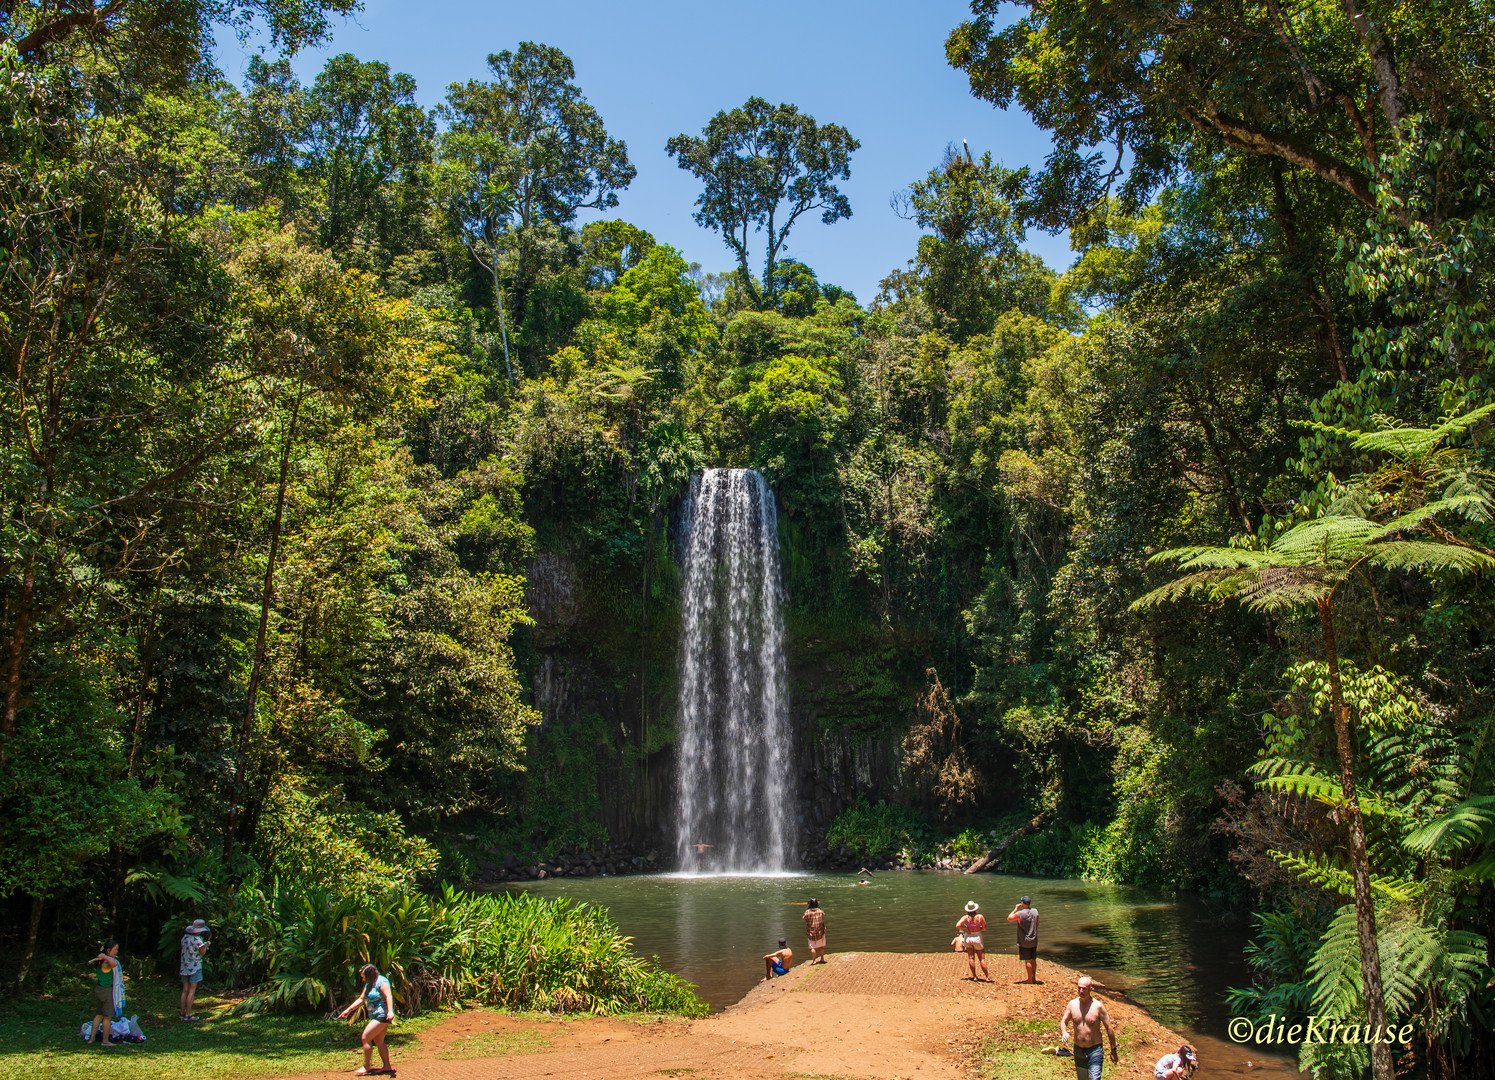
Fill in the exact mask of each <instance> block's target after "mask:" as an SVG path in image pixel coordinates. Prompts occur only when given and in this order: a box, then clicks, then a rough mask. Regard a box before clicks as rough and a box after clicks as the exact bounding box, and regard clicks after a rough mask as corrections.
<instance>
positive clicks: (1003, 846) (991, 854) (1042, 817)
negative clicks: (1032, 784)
mask: <svg viewBox="0 0 1495 1080" xmlns="http://www.w3.org/2000/svg"><path fill="white" fill-rule="evenodd" d="M1052 813H1053V811H1052V810H1045V811H1043V813H1041V814H1039V815H1038V816H1037V817H1035V818H1034V819H1033V820H1032V821H1030V822H1028V824H1026V825H1023V826H1022V827H1020V828H1018V829H1017V830H1016V831H1014V832H1013V834H1012V835H1011V836H1009V837H1008V838H1007V839H1006V840H1003V841H1002V842H1001V843H1000V844H998V845H997V846H996V847H994V848H992V849H991V850H990V851H988V852H987V853H986V854H985V855H983V856H981V858H979V859H977V860H976V861H975V862H973V863H972V864H971V865H970V866H968V867H966V873H968V874H974V873H977V872H979V871H981V870H985V869H986V868H987V866H989V865H990V864H991V863H993V862H995V861H996V860H998V859H1000V858H1001V857H1002V853H1003V852H1004V851H1006V850H1007V848H1008V846H1009V845H1010V844H1011V843H1012V842H1013V841H1014V840H1016V839H1017V838H1018V837H1019V836H1027V835H1028V834H1029V833H1031V832H1037V831H1038V830H1039V829H1041V828H1043V823H1044V822H1045V821H1047V820H1048V819H1049V816H1050V815H1051V814H1052Z"/></svg>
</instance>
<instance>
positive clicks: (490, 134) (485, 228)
mask: <svg viewBox="0 0 1495 1080" xmlns="http://www.w3.org/2000/svg"><path fill="white" fill-rule="evenodd" d="M488 67H489V68H490V69H491V70H492V72H493V76H494V77H493V81H491V82H484V81H482V80H480V79H469V80H468V81H467V82H465V83H453V84H452V85H451V86H450V87H448V88H447V94H446V101H445V102H444V103H443V104H442V105H441V106H440V107H439V110H438V111H439V113H440V115H441V117H442V119H444V120H445V121H446V123H447V125H448V130H447V132H446V134H445V135H444V136H443V137H442V140H441V159H442V178H443V187H444V195H445V202H446V205H447V208H448V213H449V216H450V218H451V220H452V223H453V225H454V226H455V228H456V230H457V232H458V233H459V235H460V236H461V237H462V239H463V242H464V243H465V244H466V245H467V247H468V250H469V251H471V252H472V256H473V258H474V259H476V260H477V262H478V263H479V265H481V266H482V267H483V268H484V269H485V270H486V271H487V272H488V274H489V275H490V276H491V278H492V281H493V296H494V303H495V305H497V307H498V309H499V315H500V318H502V315H503V287H502V277H503V276H504V271H503V266H502V262H503V260H504V258H505V254H504V252H505V244H506V240H507V238H509V237H510V236H511V235H512V243H513V247H514V255H513V258H514V264H515V265H514V267H513V270H512V272H511V274H510V275H509V276H510V277H511V278H512V282H513V284H512V290H513V303H514V307H515V309H516V312H517V314H518V315H519V316H520V318H521V320H522V319H523V318H524V316H525V314H526V298H527V294H528V292H529V290H530V288H531V287H532V284H533V279H534V275H535V274H536V273H537V272H538V269H539V267H538V262H539V258H540V255H539V251H538V239H539V237H538V235H537V234H538V233H539V232H540V231H541V229H542V227H544V226H557V227H559V226H569V225H570V224H571V222H572V221H574V220H575V218H576V214H577V212H578V211H579V210H583V209H592V210H607V209H610V208H612V207H614V206H617V205H618V192H619V191H621V190H622V189H624V188H626V187H627V186H628V185H629V184H631V183H632V182H633V178H634V176H635V175H636V174H637V172H638V170H637V169H635V168H634V167H633V165H632V164H631V163H630V162H629V160H628V146H627V144H626V143H624V142H623V141H622V140H620V139H614V138H612V137H611V136H609V135H608V133H607V129H606V128H605V127H604V126H603V123H602V117H601V115H600V114H599V113H598V112H597V110H596V109H595V108H593V107H592V106H591V105H590V104H588V103H587V99H586V97H585V96H584V95H583V94H582V92H581V88H580V87H578V86H577V85H576V84H575V82H574V81H573V80H574V79H575V78H576V68H575V67H574V65H573V64H572V63H571V60H570V58H569V57H568V56H566V54H565V53H563V52H561V50H560V49H557V48H555V47H554V46H551V45H538V44H535V43H534V42H530V41H526V42H522V43H521V44H520V46H519V49H518V51H516V52H509V51H508V50H505V51H504V52H501V53H494V54H492V55H490V56H489V57H488ZM505 337H507V334H505ZM505 347H506V348H507V344H506V346H505ZM531 360H532V361H534V363H533V365H532V366H538V358H534V357H532V358H531ZM511 378H512V372H511Z"/></svg>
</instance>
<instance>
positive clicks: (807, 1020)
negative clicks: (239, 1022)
mask: <svg viewBox="0 0 1495 1080" xmlns="http://www.w3.org/2000/svg"><path fill="white" fill-rule="evenodd" d="M829 959H830V962H829V963H828V964H825V965H820V966H816V967H807V966H800V967H796V968H794V969H793V970H792V971H791V972H790V974H788V975H786V976H784V977H782V978H779V979H776V980H774V981H773V982H771V983H764V984H762V985H760V986H759V987H758V988H757V989H755V990H753V991H752V992H751V993H749V994H748V995H747V997H745V998H744V999H743V1000H742V1001H741V1002H739V1003H738V1004H736V1005H734V1006H732V1007H731V1008H730V1009H727V1010H726V1011H724V1012H721V1013H718V1014H716V1015H714V1016H710V1017H707V1018H705V1019H701V1020H694V1021H685V1020H671V1019H647V1020H641V1019H636V1018H635V1019H630V1018H620V1017H580V1018H577V1017H572V1018H557V1019H554V1020H551V1019H547V1018H529V1017H511V1016H504V1015H501V1014H498V1013H494V1012H490V1011H487V1010H479V1011H474V1012H467V1013H463V1014H460V1015H458V1016H455V1017H453V1018H452V1019H451V1020H448V1021H445V1022H444V1023H441V1024H438V1025H437V1026H435V1027H433V1028H431V1029H430V1030H428V1031H426V1032H424V1033H423V1034H422V1035H421V1036H420V1037H419V1040H418V1042H417V1043H416V1045H415V1046H414V1047H413V1048H412V1047H409V1046H406V1047H403V1048H402V1049H401V1051H400V1053H399V1055H398V1056H397V1057H396V1059H395V1062H394V1065H395V1068H396V1070H397V1071H398V1074H399V1075H400V1076H402V1077H405V1078H406V1080H458V1078H461V1080H501V1078H502V1080H507V1078H519V1077H553V1078H555V1080H623V1078H627V1077H673V1078H678V1080H726V1078H734V1077H749V1076H751V1077H798V1078H812V1080H843V1078H858V1080H860V1078H868V1080H872V1078H876V1080H895V1078H896V1080H975V1078H977V1077H989V1078H991V1080H1009V1078H1011V1080H1017V1078H1019V1077H1022V1078H1024V1080H1026V1078H1028V1077H1035V1076H1038V1077H1042V1076H1053V1077H1072V1076H1074V1068H1073V1065H1072V1063H1071V1061H1070V1060H1069V1059H1068V1058H1056V1057H1054V1056H1053V1055H1052V1054H1051V1053H1050V1054H1044V1053H1043V1051H1044V1049H1045V1048H1052V1047H1053V1046H1055V1045H1056V1044H1057V1043H1058V1041H1059V1040H1058V1031H1057V1023H1058V1017H1059V1014H1060V1013H1061V1012H1062V1011H1063V1008H1064V1003H1065V1002H1066V1001H1068V1000H1069V998H1070V997H1072V996H1073V994H1074V985H1075V979H1076V977H1077V973H1076V972H1073V971H1071V970H1069V969H1068V968H1064V967H1061V966H1060V965H1058V964H1051V963H1048V962H1047V961H1040V962H1039V967H1038V978H1039V979H1040V985H1038V986H1025V985H1016V980H1017V979H1019V978H1020V977H1021V974H1022V973H1021V968H1020V966H1019V965H1018V962H1017V959H1016V957H1012V956H1000V957H999V956H993V957H989V958H988V959H989V962H990V963H991V969H992V977H993V982H991V983H985V982H981V983H975V982H971V981H969V979H967V978H965V974H966V971H965V964H964V962H963V958H962V957H960V956H958V955H955V954H938V955H934V954H898V953H843V954H839V955H834V956H832V957H830V958H829ZM1099 996H1100V997H1101V998H1102V999H1103V1000H1105V1001H1106V1003H1107V1008H1108V1010H1109V1011H1110V1012H1111V1015H1112V1018H1113V1022H1114V1023H1115V1024H1116V1026H1117V1029H1118V1030H1117V1035H1118V1038H1119V1040H1120V1043H1121V1046H1122V1058H1121V1065H1120V1067H1115V1066H1112V1065H1111V1064H1110V1062H1109V1061H1108V1062H1107V1065H1106V1075H1107V1076H1108V1077H1124V1078H1128V1080H1145V1078H1148V1077H1151V1076H1152V1063H1153V1062H1154V1061H1156V1060H1157V1059H1158V1058H1159V1057H1161V1056H1162V1055H1163V1054H1164V1053H1166V1052H1168V1051H1169V1050H1170V1049H1172V1048H1174V1047H1177V1046H1178V1045H1179V1043H1180V1042H1181V1041H1182V1040H1181V1039H1180V1038H1179V1037H1178V1036H1177V1035H1175V1034H1173V1033H1172V1032H1170V1031H1168V1030H1167V1029H1165V1028H1163V1027H1162V1026H1161V1025H1159V1024H1157V1023H1155V1022H1154V1021H1153V1020H1152V1019H1151V1018H1150V1017H1148V1016H1147V1014H1146V1013H1145V1012H1143V1011H1142V1010H1141V1009H1140V1008H1138V1007H1136V1006H1134V1005H1132V1004H1130V1003H1128V1002H1127V1001H1125V1000H1122V999H1120V998H1118V997H1117V996H1116V995H1112V994H1108V993H1106V992H1105V991H1104V990H1103V989H1102V990H1100V991H1099ZM358 1063H359V1062H358V1061H357V1060H350V1061H349V1063H348V1070H347V1071H346V1072H334V1073H317V1074H312V1075H311V1076H308V1077H305V1078H302V1080H331V1078H333V1077H342V1076H346V1075H348V1072H351V1071H352V1070H353V1069H354V1068H355V1067H356V1066H357V1065H358ZM375 1064H377V1060H376V1062H375Z"/></svg>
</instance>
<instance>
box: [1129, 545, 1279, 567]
mask: <svg viewBox="0 0 1495 1080" xmlns="http://www.w3.org/2000/svg"><path fill="white" fill-rule="evenodd" d="M1147 561H1148V562H1149V563H1174V564H1176V565H1177V566H1178V568H1179V569H1180V570H1225V569H1242V568H1246V567H1259V566H1271V565H1273V564H1275V563H1279V562H1281V561H1282V560H1281V559H1279V558H1276V557H1274V556H1273V555H1272V553H1271V552H1270V551H1256V550H1253V549H1251V548H1234V547H1217V546H1202V547H1201V546H1196V547H1180V548H1170V549H1169V550H1167V551H1160V552H1158V553H1157V554H1156V555H1154V556H1153V557H1152V558H1150V559H1148V560H1147Z"/></svg>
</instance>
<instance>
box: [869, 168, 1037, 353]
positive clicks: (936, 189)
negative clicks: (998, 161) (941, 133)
mask: <svg viewBox="0 0 1495 1080" xmlns="http://www.w3.org/2000/svg"><path fill="white" fill-rule="evenodd" d="M1021 182H1022V176H1021V174H1020V173H1017V172H1014V171H1012V170H1010V169H1004V168H1002V166H1000V165H994V164H993V163H992V160H991V154H990V153H985V154H982V155H981V160H980V161H977V160H975V158H973V157H972V156H971V152H970V149H969V147H967V148H966V149H965V152H964V153H962V152H961V151H960V149H958V148H957V147H954V146H951V147H949V148H947V149H946V151H945V157H944V160H943V161H942V162H940V165H939V167H938V168H936V169H933V170H931V171H930V173H929V175H928V176H926V177H924V178H923V179H922V180H918V181H915V182H914V183H913V184H912V185H910V186H909V188H908V190H907V191H904V192H900V193H899V194H897V195H894V196H893V199H892V203H893V209H894V211H895V212H896V213H897V214H898V215H899V216H900V217H904V218H907V219H909V220H910V221H913V222H915V223H916V224H917V225H918V226H919V227H920V228H922V229H928V230H930V233H929V235H927V236H921V237H920V238H919V253H918V256H917V257H916V259H915V267H916V269H917V270H918V272H919V275H920V277H921V278H922V279H923V283H924V299H925V301H926V302H927V303H928V304H929V306H930V307H931V308H933V309H934V310H935V311H938V312H940V313H941V314H943V315H945V316H946V317H947V318H948V319H950V321H951V324H952V325H951V327H950V333H951V336H952V337H953V338H955V339H956V340H957V341H959V340H964V339H965V338H967V337H969V336H971V335H972V334H979V333H985V332H987V331H989V330H990V329H991V328H992V326H993V325H994V324H995V323H996V320H997V317H998V316H999V315H1001V314H1002V313H1003V312H1006V311H1008V310H1010V309H1011V308H1017V309H1019V310H1020V311H1022V312H1023V313H1024V314H1027V315H1038V316H1042V315H1044V314H1045V313H1046V312H1047V310H1048V299H1049V289H1050V286H1051V285H1052V284H1053V280H1054V275H1053V272H1052V271H1050V270H1049V269H1048V268H1047V267H1045V266H1044V264H1043V261H1042V260H1041V259H1039V258H1038V257H1037V256H1035V255H1033V254H1031V253H1029V252H1026V251H1024V250H1022V247H1021V244H1022V242H1023V232H1024V230H1023V226H1022V222H1021V221H1020V220H1019V219H1018V217H1017V215H1016V213H1015V212H1014V209H1013V205H1012V204H1013V202H1014V201H1015V197H1016V196H1018V195H1020V194H1021Z"/></svg>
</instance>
